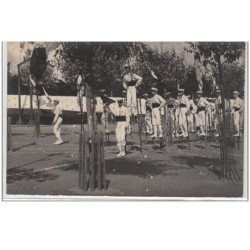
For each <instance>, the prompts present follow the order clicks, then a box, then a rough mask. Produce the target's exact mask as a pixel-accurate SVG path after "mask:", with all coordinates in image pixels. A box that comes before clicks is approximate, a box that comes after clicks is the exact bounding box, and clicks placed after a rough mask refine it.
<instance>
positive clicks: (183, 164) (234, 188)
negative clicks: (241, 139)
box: [7, 125, 243, 197]
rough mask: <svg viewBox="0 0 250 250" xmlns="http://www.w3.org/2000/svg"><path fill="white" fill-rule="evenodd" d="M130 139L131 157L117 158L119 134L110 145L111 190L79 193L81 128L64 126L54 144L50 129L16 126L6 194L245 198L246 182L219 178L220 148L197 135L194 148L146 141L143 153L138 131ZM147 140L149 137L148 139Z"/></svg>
mask: <svg viewBox="0 0 250 250" xmlns="http://www.w3.org/2000/svg"><path fill="white" fill-rule="evenodd" d="M133 129H134V130H135V132H134V133H133V134H132V136H128V155H127V156H126V157H125V158H122V159H118V158H116V157H115V155H116V154H117V148H116V145H115V141H114V140H115V137H114V135H111V136H110V143H109V144H108V145H106V146H105V158H106V171H107V176H106V179H107V180H108V189H107V191H101V192H100V191H94V192H91V191H89V192H86V193H83V192H80V191H79V190H78V156H79V153H78V151H79V148H78V141H79V135H78V131H79V126H77V125H76V126H74V125H64V126H63V139H64V140H65V141H66V143H65V144H63V145H60V146H59V145H53V144H52V143H53V142H54V135H53V134H52V127H51V126H42V127H41V137H40V138H38V139H34V138H33V131H34V128H33V127H29V128H28V127H16V126H13V127H12V133H13V149H14V150H13V152H9V153H7V193H8V194H32V195H112V196H163V197H241V196H242V187H243V183H242V181H239V182H228V181H223V180H220V179H219V178H218V175H217V174H216V171H215V172H214V171H211V168H213V169H217V168H219V167H220V151H219V145H218V144H216V143H215V142H208V143H205V142H202V143H200V142H198V141H195V136H194V135H193V136H192V139H193V140H192V141H191V147H190V150H189V148H188V146H187V144H186V143H176V144H174V145H173V146H171V147H167V149H166V150H160V149H156V150H152V145H151V144H146V143H145V142H144V143H143V153H142V154H141V153H140V151H138V147H137V145H138V141H139V140H138V134H137V133H136V127H134V128H133ZM143 140H145V136H143ZM242 151H243V150H242V148H241V149H235V150H234V158H235V162H236V166H237V169H238V172H239V173H240V175H241V176H242V173H243V153H242Z"/></svg>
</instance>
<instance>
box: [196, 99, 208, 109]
mask: <svg viewBox="0 0 250 250" xmlns="http://www.w3.org/2000/svg"><path fill="white" fill-rule="evenodd" d="M209 105H210V103H209V102H208V101H207V100H206V99H205V98H204V97H201V98H199V99H198V102H197V106H198V107H200V108H201V107H204V108H205V107H207V106H209Z"/></svg>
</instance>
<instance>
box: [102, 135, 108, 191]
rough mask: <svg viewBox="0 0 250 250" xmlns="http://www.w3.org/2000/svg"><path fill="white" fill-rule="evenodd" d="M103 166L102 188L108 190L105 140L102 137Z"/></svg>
mask: <svg viewBox="0 0 250 250" xmlns="http://www.w3.org/2000/svg"><path fill="white" fill-rule="evenodd" d="M101 164H102V187H103V189H106V188H107V186H106V166H105V158H104V139H103V135H102V136H101Z"/></svg>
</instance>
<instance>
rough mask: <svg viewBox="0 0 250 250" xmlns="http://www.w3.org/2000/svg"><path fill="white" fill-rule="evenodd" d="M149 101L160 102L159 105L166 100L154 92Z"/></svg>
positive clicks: (163, 103)
mask: <svg viewBox="0 0 250 250" xmlns="http://www.w3.org/2000/svg"><path fill="white" fill-rule="evenodd" d="M151 103H152V104H153V103H157V104H160V106H161V107H162V106H164V105H165V103H166V101H165V100H164V99H163V98H162V97H161V96H160V95H158V94H155V95H154V96H153V97H152V98H151Z"/></svg>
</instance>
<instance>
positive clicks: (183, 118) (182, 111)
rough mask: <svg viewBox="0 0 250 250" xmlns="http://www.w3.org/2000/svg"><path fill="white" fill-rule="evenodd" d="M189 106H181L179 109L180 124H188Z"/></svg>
mask: <svg viewBox="0 0 250 250" xmlns="http://www.w3.org/2000/svg"><path fill="white" fill-rule="evenodd" d="M186 113H187V108H185V107H184V108H180V111H179V125H186V124H187V118H186Z"/></svg>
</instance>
